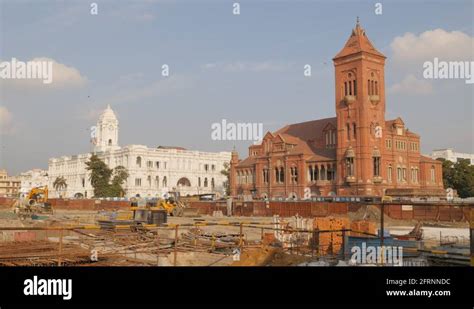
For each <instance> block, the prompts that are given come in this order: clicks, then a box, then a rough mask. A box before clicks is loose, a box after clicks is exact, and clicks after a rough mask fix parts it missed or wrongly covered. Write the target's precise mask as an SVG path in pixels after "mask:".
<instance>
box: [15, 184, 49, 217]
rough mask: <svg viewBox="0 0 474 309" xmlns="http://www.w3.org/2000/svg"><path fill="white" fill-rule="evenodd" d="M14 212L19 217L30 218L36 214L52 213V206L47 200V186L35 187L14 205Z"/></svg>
mask: <svg viewBox="0 0 474 309" xmlns="http://www.w3.org/2000/svg"><path fill="white" fill-rule="evenodd" d="M14 211H15V213H16V214H18V215H19V216H20V217H21V218H27V217H30V218H32V217H33V216H35V215H37V214H52V213H53V208H52V207H51V203H49V202H48V186H42V187H35V188H33V189H31V190H30V191H29V192H28V194H26V196H25V197H24V198H23V199H22V198H20V199H19V200H18V201H17V203H16V206H15V210H14Z"/></svg>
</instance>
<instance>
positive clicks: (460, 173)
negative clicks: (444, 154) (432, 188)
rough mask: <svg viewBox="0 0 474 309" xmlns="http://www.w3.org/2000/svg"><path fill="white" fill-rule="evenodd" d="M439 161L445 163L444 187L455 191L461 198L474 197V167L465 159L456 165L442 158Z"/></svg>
mask: <svg viewBox="0 0 474 309" xmlns="http://www.w3.org/2000/svg"><path fill="white" fill-rule="evenodd" d="M438 160H439V161H441V162H442V163H443V183H444V186H445V187H446V188H453V189H455V190H456V191H457V193H458V195H459V197H462V198H466V197H472V196H474V165H471V164H470V162H469V160H465V159H462V160H459V161H457V162H456V163H453V162H451V161H449V160H445V159H442V158H439V159H438Z"/></svg>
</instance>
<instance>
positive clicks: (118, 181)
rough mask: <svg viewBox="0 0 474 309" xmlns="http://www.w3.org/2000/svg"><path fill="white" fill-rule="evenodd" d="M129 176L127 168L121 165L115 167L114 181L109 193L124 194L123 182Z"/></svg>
mask: <svg viewBox="0 0 474 309" xmlns="http://www.w3.org/2000/svg"><path fill="white" fill-rule="evenodd" d="M127 178H128V172H127V169H126V168H125V167H123V166H121V165H119V166H117V167H116V168H114V171H113V178H112V183H111V184H110V188H109V194H110V195H111V196H120V197H122V196H124V195H125V191H124V190H123V187H122V185H123V183H124V182H125V181H126V180H127Z"/></svg>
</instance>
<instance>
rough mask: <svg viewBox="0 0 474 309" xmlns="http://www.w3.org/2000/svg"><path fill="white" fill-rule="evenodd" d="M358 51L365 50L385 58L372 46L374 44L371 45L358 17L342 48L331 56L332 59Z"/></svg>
mask: <svg viewBox="0 0 474 309" xmlns="http://www.w3.org/2000/svg"><path fill="white" fill-rule="evenodd" d="M359 52H366V53H369V54H373V55H377V56H380V57H383V58H386V57H385V56H384V55H383V54H382V53H381V52H379V51H378V50H377V49H376V48H375V47H374V45H372V43H371V42H370V40H369V38H368V37H367V35H366V34H365V30H364V29H362V27H361V26H360V24H359V19H357V24H356V27H355V28H354V29H353V30H352V33H351V36H350V37H349V39H348V40H347V42H346V45H344V48H343V49H342V50H341V51H340V52H339V53H338V54H337V55H336V56H335V57H334V58H333V60H334V59H337V58H341V57H345V56H348V55H352V54H356V53H359Z"/></svg>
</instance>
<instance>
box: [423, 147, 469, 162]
mask: <svg viewBox="0 0 474 309" xmlns="http://www.w3.org/2000/svg"><path fill="white" fill-rule="evenodd" d="M431 158H433V159H435V160H436V159H438V158H443V159H445V160H449V161H451V162H454V163H456V162H457V161H459V160H461V159H463V160H469V162H470V163H471V164H474V154H472V153H463V152H456V151H454V150H453V149H452V148H446V149H436V150H433V151H432V152H431Z"/></svg>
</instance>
